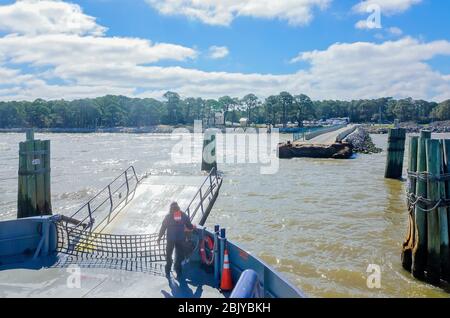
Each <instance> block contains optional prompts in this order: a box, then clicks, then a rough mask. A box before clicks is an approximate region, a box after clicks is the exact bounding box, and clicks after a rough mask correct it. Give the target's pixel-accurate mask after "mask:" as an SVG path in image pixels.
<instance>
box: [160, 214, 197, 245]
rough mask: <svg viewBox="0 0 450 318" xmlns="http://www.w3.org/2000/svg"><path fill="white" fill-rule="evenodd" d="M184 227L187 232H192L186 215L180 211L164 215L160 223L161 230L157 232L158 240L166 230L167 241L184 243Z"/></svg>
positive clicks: (191, 226)
mask: <svg viewBox="0 0 450 318" xmlns="http://www.w3.org/2000/svg"><path fill="white" fill-rule="evenodd" d="M185 227H186V228H187V229H188V230H192V229H193V228H194V227H193V225H192V223H191V220H190V219H189V217H188V216H187V215H186V213H184V212H181V211H177V212H173V213H169V214H167V215H166V217H165V218H164V221H163V223H162V226H161V230H160V231H159V239H161V238H162V237H163V236H164V233H165V232H166V230H167V241H171V242H173V241H175V242H180V241H185V240H186V235H185V233H184V230H185Z"/></svg>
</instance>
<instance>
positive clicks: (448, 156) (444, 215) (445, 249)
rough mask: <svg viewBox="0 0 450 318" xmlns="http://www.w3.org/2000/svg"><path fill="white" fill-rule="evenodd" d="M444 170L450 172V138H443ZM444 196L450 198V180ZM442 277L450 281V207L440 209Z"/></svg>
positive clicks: (446, 184) (445, 172) (447, 182)
mask: <svg viewBox="0 0 450 318" xmlns="http://www.w3.org/2000/svg"><path fill="white" fill-rule="evenodd" d="M441 143H442V152H443V161H444V162H443V164H444V166H443V171H444V174H447V175H448V174H450V140H442V141H441ZM444 197H445V198H446V199H447V200H449V199H450V181H446V182H445V190H444ZM439 215H440V227H441V263H442V278H443V279H444V280H446V281H447V282H450V248H449V241H450V237H449V231H450V207H447V209H445V210H444V209H443V210H441V211H440V214H439Z"/></svg>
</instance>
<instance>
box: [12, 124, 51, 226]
mask: <svg viewBox="0 0 450 318" xmlns="http://www.w3.org/2000/svg"><path fill="white" fill-rule="evenodd" d="M26 138H27V140H26V141H25V142H21V143H20V144H19V172H18V174H19V178H18V191H17V218H26V217H32V216H39V215H48V214H51V192H50V182H51V181H50V141H48V140H47V141H42V140H34V133H33V131H32V130H28V131H27V133H26Z"/></svg>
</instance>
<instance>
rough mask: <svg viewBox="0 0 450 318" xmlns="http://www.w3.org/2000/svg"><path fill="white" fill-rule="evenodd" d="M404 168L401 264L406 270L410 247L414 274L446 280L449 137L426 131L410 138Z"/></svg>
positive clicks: (449, 263) (449, 261) (449, 259)
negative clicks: (405, 211)
mask: <svg viewBox="0 0 450 318" xmlns="http://www.w3.org/2000/svg"><path fill="white" fill-rule="evenodd" d="M415 153H416V154H417V156H415ZM414 158H416V159H414ZM415 166H416V168H417V169H416V172H414V168H415ZM408 170H409V171H408V178H409V186H408V192H409V195H408V200H409V204H408V206H409V208H410V215H409V227H408V235H407V238H406V240H405V242H404V243H403V251H402V265H403V267H404V268H405V269H408V270H409V266H410V254H409V252H410V249H411V248H410V247H411V246H413V249H412V266H411V271H412V274H413V276H414V277H416V278H419V279H425V278H426V279H427V281H428V282H430V283H432V284H434V285H439V284H440V282H441V280H445V281H447V282H450V250H449V241H450V237H449V228H450V223H449V221H450V214H449V213H450V205H449V204H450V140H433V139H431V132H429V131H422V132H421V135H420V138H418V139H417V137H412V138H411V141H410V156H409V169H408ZM413 210H414V217H412V216H411V212H412V211H413ZM411 238H412V243H411Z"/></svg>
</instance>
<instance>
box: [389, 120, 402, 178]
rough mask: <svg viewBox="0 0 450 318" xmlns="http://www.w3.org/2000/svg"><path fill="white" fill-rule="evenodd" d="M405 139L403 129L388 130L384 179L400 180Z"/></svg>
mask: <svg viewBox="0 0 450 318" xmlns="http://www.w3.org/2000/svg"><path fill="white" fill-rule="evenodd" d="M405 139H406V130H405V129H403V128H394V129H390V130H389V136H388V150H387V160H386V170H385V174H384V176H385V178H388V179H401V177H402V174H403V159H404V155H405Z"/></svg>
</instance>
